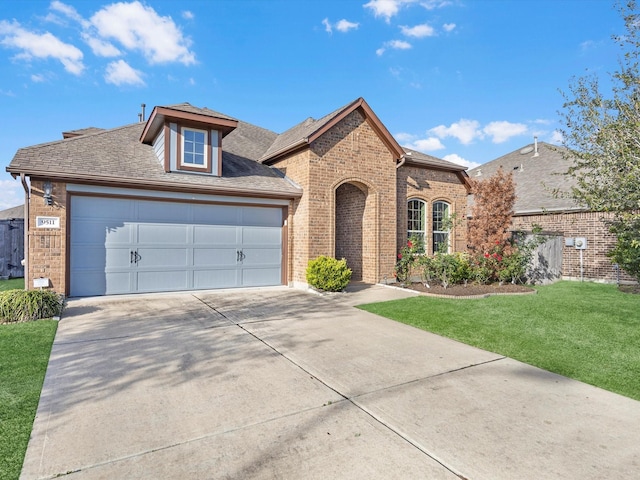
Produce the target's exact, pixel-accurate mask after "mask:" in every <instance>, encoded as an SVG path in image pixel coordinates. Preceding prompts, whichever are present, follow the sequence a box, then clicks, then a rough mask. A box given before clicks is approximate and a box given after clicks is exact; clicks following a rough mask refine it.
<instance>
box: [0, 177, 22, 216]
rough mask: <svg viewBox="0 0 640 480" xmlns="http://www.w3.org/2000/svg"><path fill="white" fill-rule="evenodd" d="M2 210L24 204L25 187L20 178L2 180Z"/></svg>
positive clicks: (0, 208) (0, 184) (0, 189)
mask: <svg viewBox="0 0 640 480" xmlns="http://www.w3.org/2000/svg"><path fill="white" fill-rule="evenodd" d="M0 191H2V195H0V210H6V209H7V208H12V207H17V206H18V205H23V204H24V189H23V188H22V184H21V183H20V181H19V180H0Z"/></svg>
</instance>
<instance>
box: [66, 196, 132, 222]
mask: <svg viewBox="0 0 640 480" xmlns="http://www.w3.org/2000/svg"><path fill="white" fill-rule="evenodd" d="M73 200H74V202H73V216H74V218H86V219H96V218H100V219H104V220H113V222H110V223H114V224H118V223H122V222H127V221H131V220H133V219H134V217H135V212H134V210H133V204H132V202H131V201H130V200H125V199H115V198H111V199H109V201H108V202H105V199H104V198H100V197H83V198H82V199H79V198H78V197H74V198H73Z"/></svg>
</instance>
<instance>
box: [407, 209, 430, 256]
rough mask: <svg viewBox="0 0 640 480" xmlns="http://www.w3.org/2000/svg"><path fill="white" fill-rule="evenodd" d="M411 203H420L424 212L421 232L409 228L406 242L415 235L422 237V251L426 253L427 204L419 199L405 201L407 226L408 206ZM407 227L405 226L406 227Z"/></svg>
mask: <svg viewBox="0 0 640 480" xmlns="http://www.w3.org/2000/svg"><path fill="white" fill-rule="evenodd" d="M411 202H420V203H422V205H423V206H424V210H423V214H424V217H423V219H422V230H409V228H407V240H409V239H410V238H411V237H413V236H415V234H417V233H418V234H420V235H422V239H423V245H422V248H423V251H424V252H426V251H427V243H428V242H427V240H428V239H427V218H428V217H427V207H428V203H427V202H426V201H424V200H423V199H421V198H410V199H409V200H407V224H408V223H409V221H408V220H409V204H410V203H411ZM408 226H409V225H407V227H408Z"/></svg>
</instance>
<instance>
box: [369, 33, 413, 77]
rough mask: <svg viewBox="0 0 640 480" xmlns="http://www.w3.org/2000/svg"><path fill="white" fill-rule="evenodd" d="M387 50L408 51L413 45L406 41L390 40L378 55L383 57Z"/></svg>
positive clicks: (380, 49)
mask: <svg viewBox="0 0 640 480" xmlns="http://www.w3.org/2000/svg"><path fill="white" fill-rule="evenodd" d="M387 48H392V49H394V50H408V49H410V48H411V44H410V43H409V42H405V41H404V40H390V41H388V42H384V45H383V46H382V47H380V48H379V49H377V50H376V55H378V56H381V55H382V54H384V52H386V51H387ZM392 73H393V72H392Z"/></svg>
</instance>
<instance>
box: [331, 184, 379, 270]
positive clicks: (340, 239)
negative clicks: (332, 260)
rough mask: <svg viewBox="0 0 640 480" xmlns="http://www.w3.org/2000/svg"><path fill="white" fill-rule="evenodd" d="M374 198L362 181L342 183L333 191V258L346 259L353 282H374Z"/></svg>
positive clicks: (375, 265) (375, 266) (375, 244)
mask: <svg viewBox="0 0 640 480" xmlns="http://www.w3.org/2000/svg"><path fill="white" fill-rule="evenodd" d="M373 197H374V195H372V194H371V192H370V189H369V188H368V187H367V186H366V185H365V184H363V183H361V182H355V181H354V182H345V183H343V184H341V185H339V186H338V187H337V188H336V189H335V256H336V258H345V259H346V260H347V265H348V266H349V268H350V269H351V270H352V272H353V273H352V275H351V279H352V280H356V281H357V280H364V281H368V282H375V281H377V271H376V270H377V263H378V262H377V261H376V257H375V252H376V249H377V242H376V233H375V232H376V231H377V228H376V226H375V216H376V215H375V207H374V204H375V202H374V201H373Z"/></svg>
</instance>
